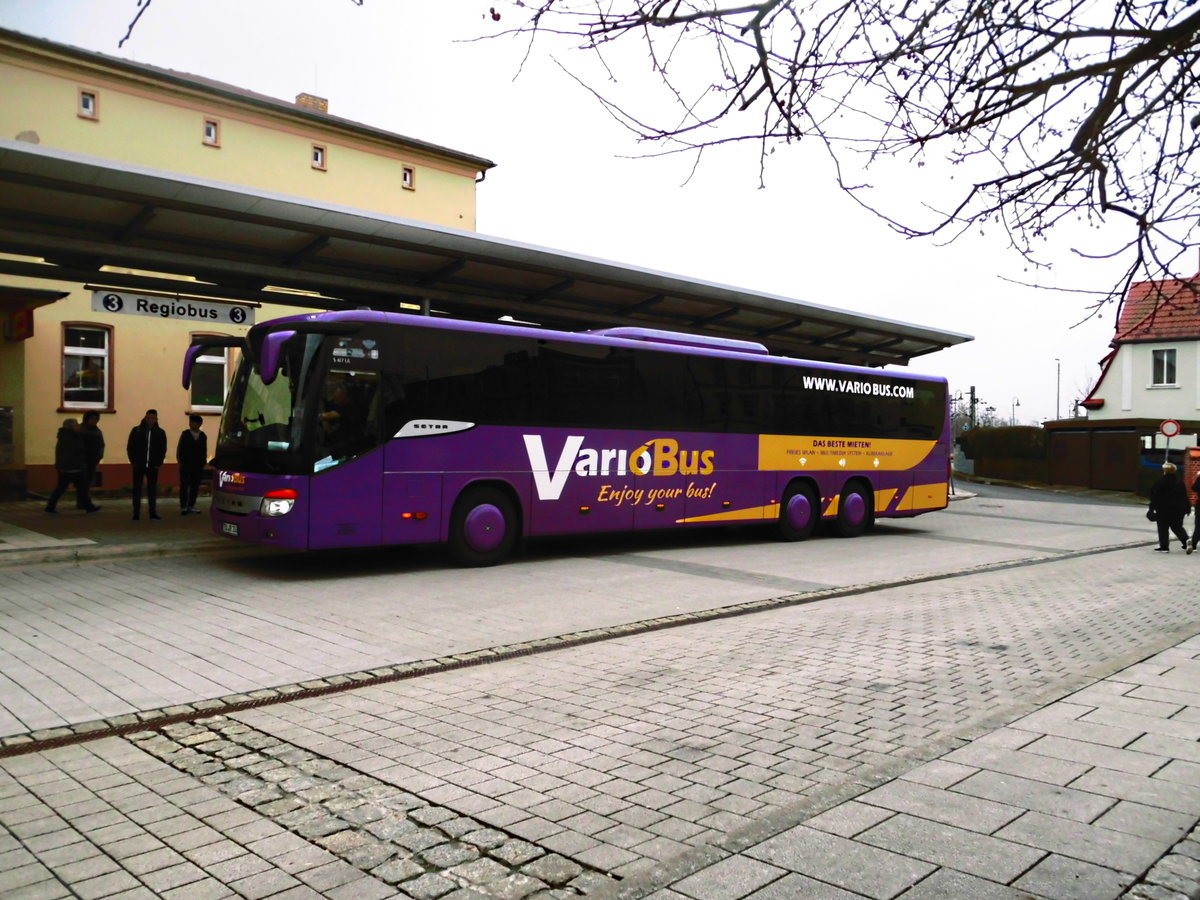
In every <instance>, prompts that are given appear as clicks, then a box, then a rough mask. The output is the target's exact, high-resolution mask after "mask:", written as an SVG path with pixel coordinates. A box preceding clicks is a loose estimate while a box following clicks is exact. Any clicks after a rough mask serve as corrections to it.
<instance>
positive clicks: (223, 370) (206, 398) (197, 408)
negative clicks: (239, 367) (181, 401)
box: [192, 335, 229, 412]
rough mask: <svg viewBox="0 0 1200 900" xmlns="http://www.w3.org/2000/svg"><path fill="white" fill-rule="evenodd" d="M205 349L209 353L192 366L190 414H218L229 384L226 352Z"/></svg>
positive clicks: (221, 349)
mask: <svg viewBox="0 0 1200 900" xmlns="http://www.w3.org/2000/svg"><path fill="white" fill-rule="evenodd" d="M198 336H199V335H193V337H198ZM207 349H208V350H209V353H206V354H202V355H200V356H197V357H196V361H195V363H194V364H193V365H192V412H220V411H221V408H222V407H223V406H224V405H225V388H226V386H227V385H228V384H229V357H228V351H227V350H224V349H223V348H220V347H209V348H207Z"/></svg>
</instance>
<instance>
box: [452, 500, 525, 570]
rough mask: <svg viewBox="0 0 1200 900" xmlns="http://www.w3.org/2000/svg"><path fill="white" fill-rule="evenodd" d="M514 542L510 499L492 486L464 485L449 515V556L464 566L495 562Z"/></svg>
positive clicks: (514, 532)
mask: <svg viewBox="0 0 1200 900" xmlns="http://www.w3.org/2000/svg"><path fill="white" fill-rule="evenodd" d="M516 542H517V515H516V510H515V509H514V507H513V504H512V501H511V500H510V499H509V498H508V497H507V496H506V495H505V494H504V492H503V491H500V490H497V489H496V488H492V487H476V488H469V489H467V490H466V491H465V492H464V493H463V494H462V496H461V497H459V498H458V502H457V503H455V504H454V513H453V514H452V515H451V517H450V542H449V546H450V556H451V557H452V558H453V559H454V561H455V562H457V563H458V564H459V565H463V566H494V565H495V564H496V563H498V562H500V561H501V560H503V559H504V558H505V557H506V556H508V554H509V553H510V552H512V548H513V545H514V544H516Z"/></svg>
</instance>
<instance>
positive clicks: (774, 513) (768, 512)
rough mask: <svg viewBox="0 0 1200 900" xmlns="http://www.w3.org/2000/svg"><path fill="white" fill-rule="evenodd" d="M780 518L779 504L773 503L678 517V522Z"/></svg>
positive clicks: (744, 520) (747, 520)
mask: <svg viewBox="0 0 1200 900" xmlns="http://www.w3.org/2000/svg"><path fill="white" fill-rule="evenodd" d="M777 518H779V504H778V503H771V504H770V505H769V506H751V507H749V508H748V509H727V510H725V511H723V512H719V513H711V514H709V515H707V516H688V517H687V518H686V519H676V520H675V523H676V524H683V523H684V522H749V521H761V520H763V519H777Z"/></svg>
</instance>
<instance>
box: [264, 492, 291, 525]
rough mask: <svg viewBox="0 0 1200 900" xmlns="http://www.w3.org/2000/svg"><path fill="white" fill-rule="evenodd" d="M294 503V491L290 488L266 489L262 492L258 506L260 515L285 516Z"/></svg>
mask: <svg viewBox="0 0 1200 900" xmlns="http://www.w3.org/2000/svg"><path fill="white" fill-rule="evenodd" d="M295 505H296V492H295V491H294V490H292V489H291V488H281V489H280V490H277V491H267V493H265V494H263V498H262V503H260V504H259V506H258V514H259V515H260V516H269V517H271V518H277V517H279V516H286V515H287V514H288V513H290V512H291V511H292V507H293V506H295Z"/></svg>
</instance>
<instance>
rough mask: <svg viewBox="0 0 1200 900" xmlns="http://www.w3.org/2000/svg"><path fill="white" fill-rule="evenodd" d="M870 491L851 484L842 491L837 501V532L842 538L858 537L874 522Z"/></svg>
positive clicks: (861, 485) (856, 483)
mask: <svg viewBox="0 0 1200 900" xmlns="http://www.w3.org/2000/svg"><path fill="white" fill-rule="evenodd" d="M871 501H872V497H871V494H870V489H869V488H868V487H866V486H865V485H863V484H861V483H859V482H852V483H850V484H848V485H846V486H845V487H844V488H843V489H842V496H841V498H840V499H839V500H838V512H837V532H838V534H840V535H841V536H842V537H858V536H859V535H860V534H862V533H863V532H864V531H867V530H868V529H869V528H870V527H871V525H873V524H874V522H875V509H874V504H873V503H872V502H871Z"/></svg>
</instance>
